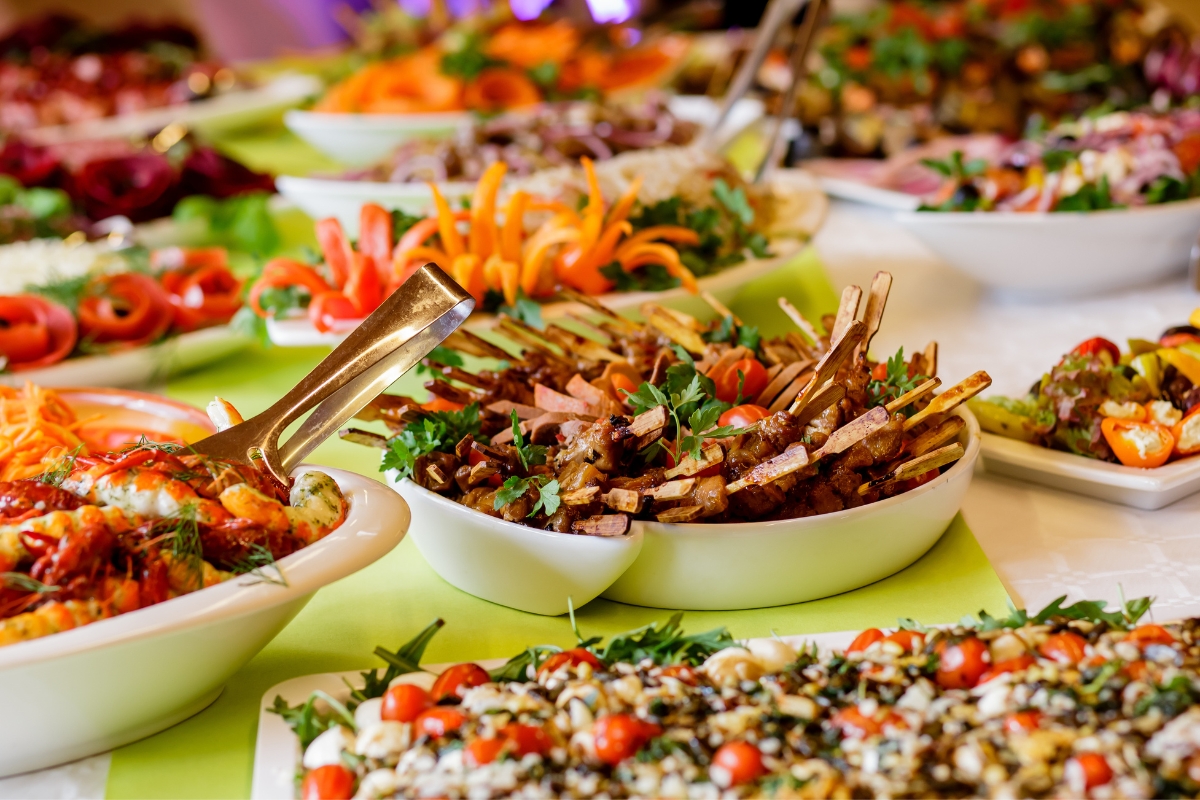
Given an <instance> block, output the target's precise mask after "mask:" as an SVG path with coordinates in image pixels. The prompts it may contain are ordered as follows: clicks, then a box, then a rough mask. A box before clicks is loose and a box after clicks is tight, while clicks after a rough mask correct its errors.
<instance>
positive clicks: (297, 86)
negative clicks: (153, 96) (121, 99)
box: [22, 74, 322, 144]
mask: <svg viewBox="0 0 1200 800" xmlns="http://www.w3.org/2000/svg"><path fill="white" fill-rule="evenodd" d="M321 88H322V83H321V81H320V80H319V79H317V78H316V77H314V76H311V75H298V74H287V75H281V76H279V77H278V78H276V79H275V80H273V81H271V82H270V83H267V84H265V85H263V86H259V87H256V88H253V89H241V90H237V91H232V92H228V93H226V94H222V95H218V96H216V97H212V98H209V99H207V100H197V101H195V102H193V103H179V104H176V105H172V106H163V107H161V108H151V109H147V110H145V111H140V112H138V113H136V114H122V115H120V116H114V117H103V118H101V119H94V120H88V121H87V122H78V123H73V124H70V125H52V126H47V127H44V128H34V129H33V130H31V131H27V132H25V133H23V134H22V136H23V137H24V138H25V139H27V140H28V141H30V142H34V143H36V144H63V143H67V142H77V141H81V140H84V139H124V138H129V137H134V136H142V135H144V134H147V133H154V132H157V131H159V130H161V129H163V128H165V127H166V126H167V125H170V124H171V123H173V122H178V123H180V124H181V125H185V126H187V127H188V128H193V129H196V130H199V131H202V132H204V133H209V134H212V133H218V132H221V131H227V130H236V129H238V128H243V127H247V126H249V125H253V124H255V123H258V122H261V121H264V120H266V119H269V118H270V117H271V116H272V115H275V114H278V113H280V112H281V111H283V110H284V109H287V108H291V107H293V106H295V105H298V104H300V103H301V102H303V101H304V100H305V99H306V98H308V97H311V96H312V95H315V94H317V93H318V92H320V91H321Z"/></svg>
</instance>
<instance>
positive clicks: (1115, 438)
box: [968, 312, 1200, 468]
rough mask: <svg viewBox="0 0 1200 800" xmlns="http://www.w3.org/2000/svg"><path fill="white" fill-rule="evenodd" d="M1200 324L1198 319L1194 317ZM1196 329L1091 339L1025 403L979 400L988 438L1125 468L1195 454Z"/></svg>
mask: <svg viewBox="0 0 1200 800" xmlns="http://www.w3.org/2000/svg"><path fill="white" fill-rule="evenodd" d="M1191 322H1192V323H1200V312H1197V313H1194V314H1193V315H1192V320H1191ZM1198 387H1200V328H1198V327H1196V326H1195V325H1194V324H1189V325H1184V326H1179V327H1174V328H1169V329H1167V331H1165V332H1164V333H1163V335H1162V336H1161V337H1159V339H1158V341H1149V340H1146V339H1130V340H1129V350H1128V351H1126V352H1124V353H1122V352H1121V350H1120V348H1119V347H1117V345H1116V344H1114V343H1113V342H1110V341H1108V340H1107V339H1104V338H1101V337H1095V338H1092V339H1088V340H1087V341H1086V342H1083V343H1082V344H1080V345H1079V346H1077V347H1076V348H1074V349H1073V350H1072V351H1071V352H1069V353H1067V354H1066V355H1064V356H1063V358H1062V360H1061V361H1059V363H1058V364H1056V365H1055V366H1054V367H1053V368H1052V369H1051V370H1050V371H1049V372H1048V373H1046V374H1045V375H1043V376H1042V377H1041V379H1039V380H1038V381H1037V382H1036V383H1035V384H1034V385H1033V387H1032V388H1031V389H1030V391H1029V394H1027V395H1026V396H1025V397H1019V398H1008V397H989V398H986V399H981V398H976V399H974V400H971V401H970V402H969V404H968V405H969V407H970V409H971V411H973V412H974V413H975V416H976V418H977V419H978V420H979V425H980V427H982V428H983V429H984V430H985V431H988V432H990V433H996V434H999V435H1001V436H1006V437H1009V438H1012V439H1020V440H1021V441H1025V442H1030V443H1032V444H1037V445H1040V446H1042V447H1050V448H1053V449H1055V450H1064V451H1066V452H1069V453H1074V454H1076V455H1081V456H1085V457H1087V458H1095V459H1099V460H1101V461H1109V462H1112V463H1120V464H1124V465H1125V466H1128V467H1142V468H1153V467H1160V466H1162V465H1163V464H1165V463H1167V462H1168V461H1172V460H1177V459H1180V458H1186V457H1189V456H1193V455H1195V454H1197V453H1200V388H1198Z"/></svg>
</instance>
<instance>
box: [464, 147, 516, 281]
mask: <svg viewBox="0 0 1200 800" xmlns="http://www.w3.org/2000/svg"><path fill="white" fill-rule="evenodd" d="M506 172H508V166H507V165H506V164H505V163H504V162H503V161H497V162H496V163H494V164H492V165H491V166H489V167H488V168H487V169H486V170H485V171H484V173H483V177H481V178H480V179H479V183H477V184H476V185H475V194H474V196H473V197H472V198H471V230H470V232H469V233H468V234H467V237H468V239H469V247H468V249H469V250H470V252H472V253H474V254H475V255H477V256H479V257H480V258H487V257H488V256H490V255H491V254H492V253H493V252H494V251H495V250H496V245H497V239H499V236H498V234H497V231H496V193H497V192H499V191H500V182H501V181H503V180H504V173H506Z"/></svg>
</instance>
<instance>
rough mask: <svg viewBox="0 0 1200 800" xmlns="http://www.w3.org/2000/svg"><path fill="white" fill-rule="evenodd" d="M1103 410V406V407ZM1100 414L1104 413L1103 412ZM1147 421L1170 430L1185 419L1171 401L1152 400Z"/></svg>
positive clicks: (1148, 407)
mask: <svg viewBox="0 0 1200 800" xmlns="http://www.w3.org/2000/svg"><path fill="white" fill-rule="evenodd" d="M1101 408H1103V406H1101ZM1100 413H1104V412H1103V411H1101V412H1100ZM1146 414H1147V416H1146V421H1147V422H1153V423H1155V424H1156V425H1165V426H1167V427H1168V428H1169V427H1171V426H1173V425H1175V424H1176V423H1177V422H1179V421H1180V420H1181V419H1183V412H1182V411H1180V410H1179V409H1178V408H1176V407H1175V406H1173V405H1171V401H1170V400H1152V401H1151V402H1149V403H1147V404H1146Z"/></svg>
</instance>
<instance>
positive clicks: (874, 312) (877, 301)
mask: <svg viewBox="0 0 1200 800" xmlns="http://www.w3.org/2000/svg"><path fill="white" fill-rule="evenodd" d="M891 290H892V274H891V273H890V272H883V271H880V272H876V273H875V278H874V279H873V280H872V281H871V293H870V295H868V297H867V309H866V311H864V312H863V322H865V323H866V324H867V333H866V335H865V336H863V340H862V344H861V345H859V349H858V352H859V353H865V352H867V350H868V349H870V347H871V340H872V339H873V338H875V334H876V333H878V332H879V323H880V322H881V321H882V320H883V309H884V307H886V306H887V299H888V293H889V292H890V291H891Z"/></svg>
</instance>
